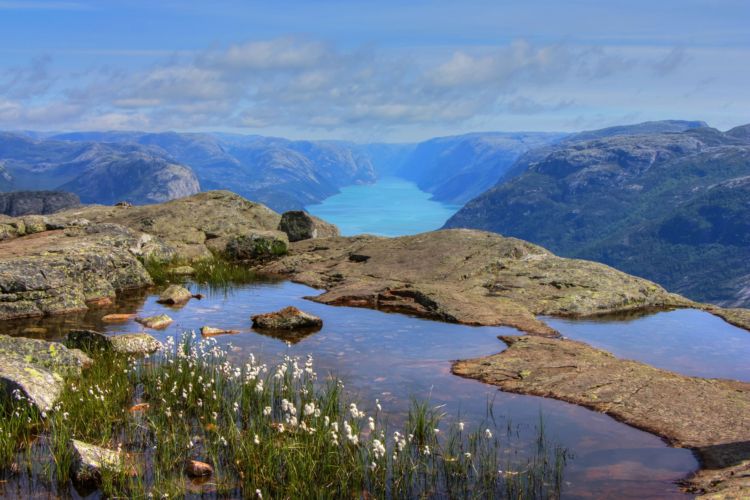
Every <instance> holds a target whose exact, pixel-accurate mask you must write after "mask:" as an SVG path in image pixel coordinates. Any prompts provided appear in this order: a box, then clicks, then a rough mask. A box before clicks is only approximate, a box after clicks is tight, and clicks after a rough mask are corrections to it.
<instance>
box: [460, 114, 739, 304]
mask: <svg viewBox="0 0 750 500" xmlns="http://www.w3.org/2000/svg"><path fill="white" fill-rule="evenodd" d="M743 130H744V129H743V128H738V129H735V130H734V131H732V132H731V133H721V132H719V131H717V130H714V129H709V128H691V129H688V130H686V131H684V132H680V133H654V134H647V135H614V136H609V137H603V138H594V139H586V140H582V141H571V140H569V139H566V140H565V141H562V142H561V143H560V144H558V145H557V146H554V147H550V148H546V149H544V150H541V151H532V152H530V153H528V154H527V155H526V157H524V158H522V159H520V160H519V162H524V165H523V166H524V168H525V171H524V172H523V173H522V174H520V175H519V176H517V177H515V178H513V179H510V180H508V181H507V182H504V183H500V184H498V185H496V186H495V187H493V188H492V189H490V190H489V191H487V192H485V193H483V194H482V195H480V196H478V197H477V198H475V199H474V200H472V201H470V202H469V203H467V204H466V206H465V207H464V208H463V209H461V210H460V211H459V212H458V213H457V214H456V215H455V216H454V217H452V218H451V219H450V220H449V221H448V222H447V223H446V227H451V228H456V227H467V228H476V229H483V230H488V231H494V232H498V233H501V234H503V235H506V236H515V237H519V238H523V239H525V240H529V241H532V242H535V243H538V244H540V245H543V246H545V247H547V248H549V249H551V250H552V251H554V252H557V253H559V254H561V255H563V256H567V257H580V258H585V259H590V260H596V261H600V262H603V263H606V264H609V265H612V266H614V267H616V268H618V269H621V270H623V271H625V272H628V273H631V274H635V275H638V276H643V277H646V278H649V279H651V280H654V281H656V282H658V283H660V284H661V285H663V286H665V287H667V288H668V289H669V290H671V291H674V292H678V293H682V294H684V295H687V296H688V297H690V298H693V299H695V300H702V301H710V302H714V303H717V304H721V305H731V306H747V305H750V301H748V293H747V287H748V283H749V282H750V258H749V256H750V239H749V238H750V236H749V235H750V226H748V224H747V223H746V221H747V220H748V205H747V199H748V198H747V195H748V191H747V189H748V188H747V184H748V183H747V180H746V178H747V177H748V176H750V141H748V140H747V139H746V138H745V136H744V135H743V133H742V132H743Z"/></svg>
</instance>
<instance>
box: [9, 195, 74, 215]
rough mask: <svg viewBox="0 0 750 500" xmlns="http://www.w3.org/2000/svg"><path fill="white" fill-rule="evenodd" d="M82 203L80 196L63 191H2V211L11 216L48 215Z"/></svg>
mask: <svg viewBox="0 0 750 500" xmlns="http://www.w3.org/2000/svg"><path fill="white" fill-rule="evenodd" d="M80 204H81V200H80V198H79V197H78V196H77V195H75V194H73V193H66V192H63V191H16V192H12V193H0V213H2V214H4V215H9V216H11V217H18V216H20V215H47V214H52V213H55V212H59V211H60V210H65V209H68V208H73V207H76V206H78V205H80Z"/></svg>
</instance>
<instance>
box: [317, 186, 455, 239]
mask: <svg viewBox="0 0 750 500" xmlns="http://www.w3.org/2000/svg"><path fill="white" fill-rule="evenodd" d="M430 198H431V195H430V194H429V193H425V192H424V191H421V190H420V189H419V188H418V187H417V185H416V184H414V183H413V182H409V181H406V180H404V179H399V178H397V177H385V178H382V179H380V180H378V181H377V182H376V183H374V184H364V185H359V186H348V187H345V188H342V189H341V192H340V193H338V194H336V195H334V196H331V197H330V198H327V199H326V200H324V201H323V202H322V203H320V204H317V205H309V206H307V207H305V208H306V210H307V211H308V212H310V213H311V214H313V215H315V216H317V217H320V218H322V219H324V220H326V221H328V222H331V223H333V224H336V225H337V226H338V227H339V229H340V230H341V234H343V235H344V236H352V235H356V234H365V233H367V234H375V235H379V236H403V235H407V234H417V233H423V232H426V231H432V230H435V229H440V228H441V227H442V226H443V224H445V221H447V220H448V219H449V218H450V217H451V216H452V215H453V214H454V213H456V212H457V211H458V209H459V208H461V207H460V206H458V205H446V204H443V203H440V202H437V201H434V200H431V199H430Z"/></svg>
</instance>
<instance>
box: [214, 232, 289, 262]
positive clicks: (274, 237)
mask: <svg viewBox="0 0 750 500" xmlns="http://www.w3.org/2000/svg"><path fill="white" fill-rule="evenodd" d="M288 249H289V240H288V239H287V237H286V235H285V234H284V233H281V232H279V231H253V232H250V233H247V234H243V235H241V236H236V237H234V238H232V239H230V240H229V242H228V243H227V246H226V250H225V253H226V256H227V257H228V258H229V259H232V260H238V261H249V262H265V261H268V260H271V259H274V258H277V257H281V256H283V255H286V253H287V251H288Z"/></svg>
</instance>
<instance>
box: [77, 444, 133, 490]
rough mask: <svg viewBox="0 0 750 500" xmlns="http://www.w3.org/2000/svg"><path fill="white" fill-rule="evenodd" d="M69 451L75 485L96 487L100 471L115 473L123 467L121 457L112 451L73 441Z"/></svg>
mask: <svg viewBox="0 0 750 500" xmlns="http://www.w3.org/2000/svg"><path fill="white" fill-rule="evenodd" d="M70 451H71V455H72V458H73V461H72V463H71V472H72V474H73V479H74V480H75V482H76V483H77V484H84V485H98V484H99V483H100V482H101V480H102V471H104V470H110V471H113V472H116V471H118V470H121V469H122V467H123V459H122V456H121V455H120V454H119V453H117V452H116V451H114V450H109V449H107V448H102V447H100V446H94V445H92V444H88V443H84V442H83V441H78V440H75V439H73V440H71V441H70Z"/></svg>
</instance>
